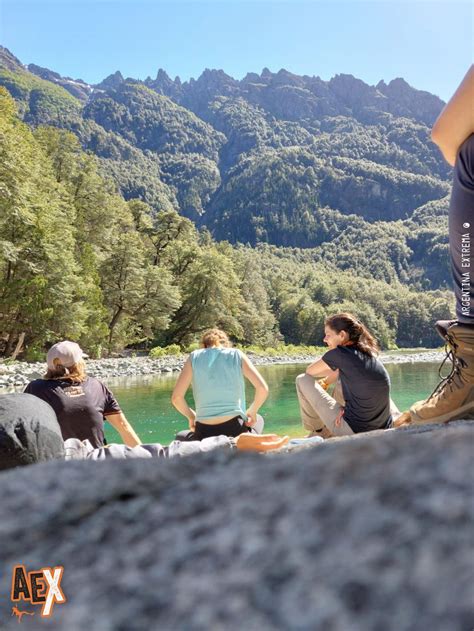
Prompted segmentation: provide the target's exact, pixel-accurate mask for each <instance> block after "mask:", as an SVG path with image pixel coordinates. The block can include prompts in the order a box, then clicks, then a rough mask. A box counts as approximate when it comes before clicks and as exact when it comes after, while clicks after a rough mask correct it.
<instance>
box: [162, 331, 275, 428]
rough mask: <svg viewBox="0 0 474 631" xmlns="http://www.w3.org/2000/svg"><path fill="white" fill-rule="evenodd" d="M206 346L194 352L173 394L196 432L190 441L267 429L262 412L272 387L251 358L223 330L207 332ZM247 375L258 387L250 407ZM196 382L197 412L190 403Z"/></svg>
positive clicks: (205, 336) (179, 410)
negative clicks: (269, 387)
mask: <svg viewBox="0 0 474 631" xmlns="http://www.w3.org/2000/svg"><path fill="white" fill-rule="evenodd" d="M201 344H202V347H203V348H201V349H199V350H196V351H193V352H192V353H191V354H190V356H189V357H188V359H187V360H186V363H185V364H184V367H183V370H182V371H181V374H180V375H179V377H178V381H177V382H176V385H175V387H174V390H173V394H172V396H171V402H172V404H173V405H174V407H175V408H176V409H177V410H178V412H180V413H181V414H182V415H183V416H185V417H186V418H187V419H188V422H189V429H190V430H191V432H192V434H190V435H188V436H186V439H187V440H202V439H203V438H208V437H209V436H219V435H225V436H234V437H235V436H239V435H240V434H242V433H244V432H249V431H254V432H256V433H258V434H261V433H262V430H263V419H262V417H261V416H260V415H259V414H258V411H259V409H260V407H261V406H262V404H263V403H264V401H265V399H266V398H267V396H268V386H267V384H266V383H265V380H264V379H263V377H262V376H261V375H260V373H259V372H258V371H257V369H256V368H255V367H254V365H253V364H252V362H251V361H250V359H249V358H248V357H247V356H246V355H245V354H244V353H243V352H242V351H240V350H238V349H236V348H231V347H230V342H229V338H228V337H227V335H226V333H224V331H221V330H220V329H210V330H209V331H206V332H205V333H204V335H203V336H202V339H201ZM244 377H245V378H246V379H248V380H249V381H250V383H251V384H252V385H253V387H254V388H255V398H254V401H253V402H252V404H251V405H250V406H249V407H248V408H246V402H245V382H244ZM191 384H192V389H193V395H194V401H195V403H196V411H194V410H193V409H191V408H190V407H189V405H188V404H187V402H186V399H185V395H186V392H187V391H188V389H189V386H190V385H191Z"/></svg>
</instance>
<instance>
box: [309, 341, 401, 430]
mask: <svg viewBox="0 0 474 631" xmlns="http://www.w3.org/2000/svg"><path fill="white" fill-rule="evenodd" d="M321 359H322V360H323V361H324V362H325V363H326V364H327V365H328V366H329V367H330V368H332V370H337V369H339V377H340V379H341V385H342V393H343V395H344V400H345V402H346V403H345V409H344V420H345V421H347V423H348V424H349V425H350V427H351V429H352V431H353V432H355V433H356V434H357V433H359V432H368V431H370V430H373V429H387V428H388V427H391V425H392V415H391V413H390V377H389V376H388V373H387V371H386V370H385V368H384V367H383V365H382V363H381V362H380V361H379V360H378V359H377V358H376V357H371V356H370V355H368V354H367V353H363V352H362V351H359V350H357V349H355V348H353V347H351V346H337V347H336V348H333V349H331V350H330V351H328V352H327V353H325V354H324V355H323V356H322V358H321Z"/></svg>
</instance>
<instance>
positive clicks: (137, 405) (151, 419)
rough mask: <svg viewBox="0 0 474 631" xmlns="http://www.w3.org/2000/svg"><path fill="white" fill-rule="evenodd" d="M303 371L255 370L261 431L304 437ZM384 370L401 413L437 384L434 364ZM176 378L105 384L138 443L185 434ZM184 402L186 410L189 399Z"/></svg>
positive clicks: (112, 435) (300, 367)
mask: <svg viewBox="0 0 474 631" xmlns="http://www.w3.org/2000/svg"><path fill="white" fill-rule="evenodd" d="M305 368H306V364H291V365H288V364H287V365H281V366H261V367H260V368H259V370H260V372H261V373H262V375H263V376H264V378H265V379H266V380H267V383H268V385H269V387H270V395H269V397H268V399H267V401H266V402H265V405H264V406H263V408H262V409H261V413H262V414H263V416H264V418H265V431H268V432H275V433H279V434H289V435H290V436H302V435H303V434H304V432H303V429H302V427H301V422H300V418H299V411H298V403H297V399H296V391H295V377H296V376H297V375H299V374H300V373H301V372H304V370H305ZM386 368H387V370H388V372H389V374H390V378H391V381H392V398H393V400H394V401H395V403H396V404H397V406H398V407H399V408H400V410H402V411H403V410H406V409H407V408H408V407H409V406H410V405H411V404H412V403H414V402H415V401H418V400H420V399H423V398H425V397H426V396H427V395H429V394H430V393H431V391H432V390H433V389H434V387H435V386H436V384H437V382H438V379H439V378H438V364H431V363H407V364H388V365H387V366H386ZM176 376H177V375H176V374H174V375H171V376H166V377H165V376H159V377H138V378H136V379H134V378H130V377H128V378H127V379H120V378H119V379H114V380H109V381H107V384H108V385H109V387H110V388H111V389H112V390H113V392H114V394H115V396H116V397H117V399H118V400H119V403H120V405H121V407H122V409H123V411H124V412H125V414H126V416H127V418H128V420H129V421H130V422H131V423H132V425H133V427H134V428H135V431H136V432H137V434H138V435H139V436H140V438H141V440H142V441H143V442H146V443H150V442H160V443H168V442H170V441H171V440H173V438H174V436H175V434H176V432H178V431H180V430H182V429H186V428H187V421H186V419H185V418H183V417H182V416H181V415H180V414H179V413H178V412H176V410H175V409H174V408H173V407H172V405H171V402H170V396H171V392H172V390H173V387H174V384H175V381H176ZM250 395H251V388H249V390H248V394H247V397H248V401H250V400H251V396H250ZM189 402H190V404H191V405H192V398H191V397H189ZM106 436H107V440H108V441H109V442H121V440H120V436H119V435H118V434H117V433H116V432H115V430H114V429H112V428H111V427H110V425H108V423H106Z"/></svg>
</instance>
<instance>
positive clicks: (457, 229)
mask: <svg viewBox="0 0 474 631" xmlns="http://www.w3.org/2000/svg"><path fill="white" fill-rule="evenodd" d="M473 234H474V134H472V135H471V136H469V138H467V139H466V140H465V141H464V142H463V144H462V145H461V147H460V149H459V152H458V156H457V159H456V164H455V166H454V175H453V189H452V193H451V201H450V205H449V251H450V255H451V267H452V273H453V280H454V294H455V297H456V316H457V319H458V322H460V323H462V324H467V325H471V326H474V305H473V295H474V274H473V273H472V269H471V261H472V254H471V253H472V248H471V245H472V244H471V241H472V236H473Z"/></svg>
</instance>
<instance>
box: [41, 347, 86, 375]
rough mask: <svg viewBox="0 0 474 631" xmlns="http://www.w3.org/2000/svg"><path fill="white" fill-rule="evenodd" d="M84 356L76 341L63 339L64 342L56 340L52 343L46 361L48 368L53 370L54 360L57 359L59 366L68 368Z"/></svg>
mask: <svg viewBox="0 0 474 631" xmlns="http://www.w3.org/2000/svg"><path fill="white" fill-rule="evenodd" d="M84 357H87V355H85V354H84V353H83V352H82V349H81V347H80V346H79V344H77V343H76V342H69V340H64V342H57V344H53V346H51V348H50V349H49V351H48V354H47V355H46V361H47V362H48V368H50V369H51V370H54V368H55V364H54V360H55V359H57V360H58V362H59V363H60V364H61V366H64V367H65V368H69V367H70V366H72V365H74V364H77V362H79V361H81V359H83V358H84Z"/></svg>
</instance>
